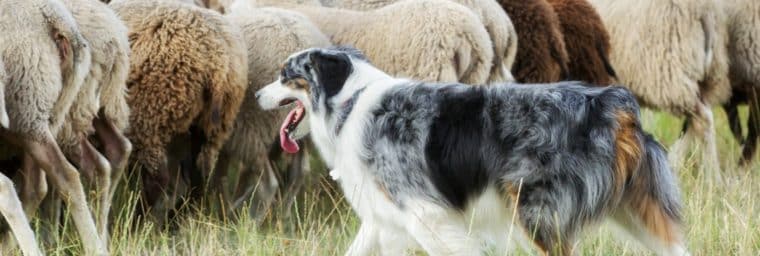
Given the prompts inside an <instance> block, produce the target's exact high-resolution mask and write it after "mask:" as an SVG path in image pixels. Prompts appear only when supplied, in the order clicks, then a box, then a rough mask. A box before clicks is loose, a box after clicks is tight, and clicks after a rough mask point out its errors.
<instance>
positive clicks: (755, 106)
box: [740, 87, 760, 166]
mask: <svg viewBox="0 0 760 256" xmlns="http://www.w3.org/2000/svg"><path fill="white" fill-rule="evenodd" d="M748 94H749V100H748V104H747V105H748V106H749V121H747V130H748V131H747V139H746V141H745V143H744V148H743V149H742V158H741V162H740V164H741V165H742V166H748V165H749V164H750V163H751V162H752V157H753V156H754V155H755V151H756V150H757V142H758V136H760V89H756V88H754V87H753V88H752V89H751V90H750V92H749V93H748Z"/></svg>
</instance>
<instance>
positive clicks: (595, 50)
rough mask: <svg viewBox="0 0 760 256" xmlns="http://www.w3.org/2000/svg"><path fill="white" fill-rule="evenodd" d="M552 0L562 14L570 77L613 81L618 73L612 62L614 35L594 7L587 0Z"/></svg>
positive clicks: (598, 83) (550, 1) (595, 80)
mask: <svg viewBox="0 0 760 256" xmlns="http://www.w3.org/2000/svg"><path fill="white" fill-rule="evenodd" d="M548 2H549V4H550V5H551V6H552V8H553V9H554V12H555V13H557V17H558V18H559V23H560V29H561V31H562V36H563V39H564V42H565V49H566V50H567V56H568V64H567V72H568V74H567V75H568V77H567V80H580V81H585V82H588V83H591V84H596V85H600V86H604V85H610V84H612V83H613V82H614V81H615V79H616V77H615V70H614V69H613V68H612V64H610V62H609V51H610V36H609V34H608V33H607V29H606V28H605V27H604V23H603V22H602V18H601V17H599V14H598V13H597V12H596V10H595V9H594V7H593V6H591V4H589V3H588V2H587V1H586V0H548Z"/></svg>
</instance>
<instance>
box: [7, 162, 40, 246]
mask: <svg viewBox="0 0 760 256" xmlns="http://www.w3.org/2000/svg"><path fill="white" fill-rule="evenodd" d="M0 213H2V215H3V217H5V221H6V222H8V225H9V226H10V228H11V231H12V232H13V235H14V236H15V237H16V241H17V242H18V244H19V247H20V248H21V251H22V252H23V253H24V255H26V256H34V255H42V251H41V250H40V247H39V246H38V244H37V239H35V238H34V232H32V228H31V227H30V226H29V220H28V219H27V218H26V214H24V211H23V208H22V207H21V201H19V198H18V195H17V194H16V188H15V187H14V186H13V182H12V181H11V179H9V178H8V177H6V176H5V175H2V174H0Z"/></svg>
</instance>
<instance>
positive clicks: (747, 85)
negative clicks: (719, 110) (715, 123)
mask: <svg viewBox="0 0 760 256" xmlns="http://www.w3.org/2000/svg"><path fill="white" fill-rule="evenodd" d="M724 7H725V10H726V14H727V16H728V33H729V34H728V54H729V59H730V62H731V63H730V65H729V76H730V78H731V86H732V87H733V88H734V95H733V97H732V98H731V101H730V102H729V103H728V104H727V105H726V111H727V113H728V119H729V122H730V124H731V130H732V131H733V132H734V135H735V137H736V138H737V139H739V140H740V141H743V142H744V144H743V149H742V155H741V160H740V163H741V164H742V165H745V166H746V165H748V164H749V163H751V161H752V158H753V156H754V154H755V151H756V149H757V143H758V142H759V141H758V138H759V137H760V99H759V98H760V1H755V0H729V1H726V2H725V4H724ZM744 102H746V103H748V105H749V120H748V122H747V129H748V131H747V137H746V138H745V139H743V137H742V136H743V135H742V131H741V122H740V121H741V120H740V118H739V115H738V110H737V105H738V104H739V103H744Z"/></svg>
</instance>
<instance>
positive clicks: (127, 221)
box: [45, 108, 760, 255]
mask: <svg viewBox="0 0 760 256" xmlns="http://www.w3.org/2000/svg"><path fill="white" fill-rule="evenodd" d="M746 112H747V111H746V108H744V109H742V114H743V116H745V117H746ZM715 113H716V122H717V123H718V140H717V141H718V145H719V152H720V155H721V161H722V166H723V167H724V177H725V180H726V181H725V182H726V183H727V184H726V185H716V184H714V183H713V182H712V181H709V180H705V179H704V178H702V177H701V176H700V174H699V173H696V172H695V171H692V170H693V169H695V168H694V166H693V165H691V166H685V167H684V168H682V169H681V170H678V173H679V177H680V186H681V189H682V193H683V198H684V200H683V201H684V203H685V209H684V216H685V227H686V238H687V240H688V248H689V250H690V251H691V252H692V255H755V254H757V252H759V251H760V200H758V199H757V198H760V164H758V163H755V164H754V165H753V166H752V167H750V168H746V169H742V168H739V167H737V166H736V164H734V163H735V162H736V159H737V156H738V155H739V147H738V146H737V144H736V142H735V141H733V139H732V138H731V136H730V132H729V130H728V126H727V125H726V118H725V114H724V112H723V111H722V110H719V109H716V110H715ZM642 118H643V124H644V127H645V129H646V130H647V131H650V132H652V133H653V134H655V136H656V138H658V139H659V140H660V141H661V142H662V143H663V144H664V145H666V146H667V145H671V144H672V143H673V141H674V140H675V139H676V138H677V135H678V133H679V132H680V128H681V120H679V119H677V118H674V117H672V116H669V115H666V114H662V113H656V112H652V111H644V112H643V117H642ZM689 162H690V163H693V162H695V161H689ZM314 169H319V168H314ZM324 174H325V172H324V171H317V170H315V173H314V174H313V175H312V176H313V177H312V181H311V184H313V185H312V186H311V188H310V189H308V191H307V192H306V193H305V195H303V198H301V199H300V200H298V203H297V205H296V206H294V207H293V209H288V211H290V213H291V217H290V218H289V219H285V218H283V217H281V216H283V215H284V214H283V213H284V212H285V211H286V210H284V209H280V210H275V211H274V212H273V213H272V214H271V216H270V218H269V220H268V221H267V222H266V223H265V224H264V225H263V227H261V228H257V226H256V225H255V223H254V221H252V220H251V219H250V218H247V217H245V216H242V217H241V218H240V219H241V220H240V221H231V220H224V219H220V218H217V217H212V216H211V215H210V214H203V213H195V214H189V215H188V216H185V217H182V218H181V220H180V221H179V224H178V228H177V229H174V230H158V229H157V228H155V227H153V226H152V225H150V224H147V225H138V226H139V227H137V228H135V227H133V225H132V224H131V223H133V218H134V215H133V214H132V212H133V209H134V202H135V200H134V199H133V198H134V192H129V191H128V190H127V189H124V191H125V192H124V193H121V194H120V195H118V196H117V197H118V198H117V200H116V202H115V204H114V205H115V208H114V209H113V211H112V213H113V214H114V215H115V216H114V222H113V231H112V234H111V239H110V246H109V249H110V250H111V252H112V253H113V254H114V255H342V254H343V253H344V252H345V250H346V248H347V247H348V244H349V243H350V242H351V238H352V237H353V236H354V234H355V232H356V231H357V229H358V222H357V219H356V216H355V215H354V214H353V212H352V211H351V209H350V207H349V206H348V205H347V204H346V202H345V200H344V199H343V198H342V194H341V193H340V191H339V190H338V189H337V187H336V186H335V184H334V183H332V182H330V181H329V180H328V179H327V178H326V175H324ZM122 184H124V183H122ZM201 212H203V211H201ZM206 212H208V211H206ZM64 224H65V225H67V226H71V223H68V222H65V223H64ZM68 228H70V227H68ZM72 231H73V230H72ZM66 234H67V235H66V236H63V237H57V238H54V239H53V240H54V243H52V246H46V247H45V249H46V250H47V252H48V253H49V254H51V255H70V254H73V255H79V254H81V252H82V249H81V247H80V245H79V244H78V241H77V237H76V236H75V235H74V234H75V233H74V232H66ZM611 234H612V231H611V229H610V228H609V227H608V226H607V225H601V226H600V227H598V228H592V229H589V230H587V232H586V236H585V238H584V239H583V242H582V243H581V244H579V248H580V253H579V255H651V253H650V252H648V251H646V250H645V249H643V248H642V247H641V246H639V245H637V244H636V243H635V242H633V241H632V240H629V239H622V240H621V239H616V238H615V237H614V236H612V235H611ZM420 255H424V254H420Z"/></svg>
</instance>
